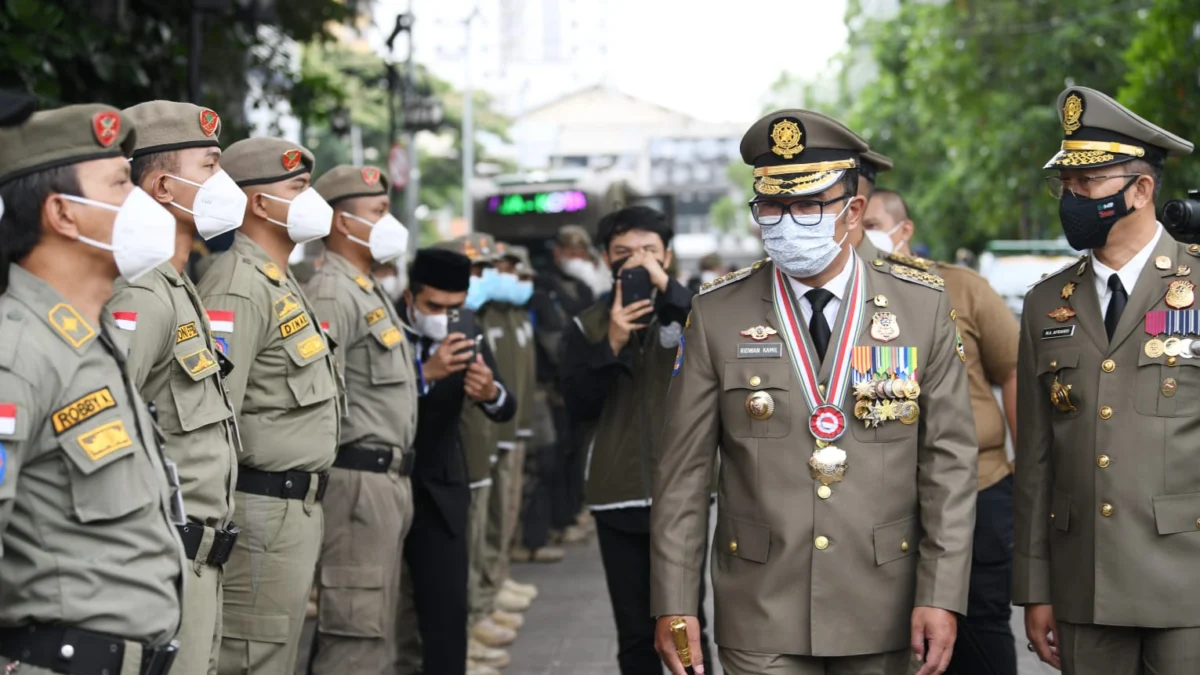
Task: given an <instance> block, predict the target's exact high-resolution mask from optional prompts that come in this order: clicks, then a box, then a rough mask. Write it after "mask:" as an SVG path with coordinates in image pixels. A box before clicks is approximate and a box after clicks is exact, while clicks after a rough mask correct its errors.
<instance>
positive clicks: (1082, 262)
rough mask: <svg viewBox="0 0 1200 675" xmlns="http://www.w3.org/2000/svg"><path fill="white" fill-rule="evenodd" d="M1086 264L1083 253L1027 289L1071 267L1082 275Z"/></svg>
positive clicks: (1086, 258)
mask: <svg viewBox="0 0 1200 675" xmlns="http://www.w3.org/2000/svg"><path fill="white" fill-rule="evenodd" d="M1197 255H1200V253H1198V254H1197ZM1087 262H1088V257H1087V254H1086V253H1085V254H1083V255H1081V256H1079V257H1078V258H1076V259H1075V260H1072V261H1071V262H1069V263H1067V264H1066V265H1063V266H1062V267H1060V268H1058V269H1056V270H1054V271H1053V272H1050V273H1049V274H1043V275H1042V276H1041V278H1040V279H1038V280H1037V281H1035V282H1033V283H1032V284H1029V287H1030V288H1033V287H1034V286H1037V285H1039V284H1041V283H1043V282H1045V281H1046V280H1047V279H1053V278H1054V277H1057V276H1058V275H1060V274H1062V273H1063V272H1066V271H1067V270H1069V269H1071V268H1072V267H1075V266H1076V265H1079V271H1078V272H1077V274H1083V273H1084V272H1085V271H1087ZM1071 290H1072V291H1074V290H1075V289H1074V288H1072V289H1071ZM1064 291H1065V289H1064Z"/></svg>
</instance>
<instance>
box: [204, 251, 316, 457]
mask: <svg viewBox="0 0 1200 675" xmlns="http://www.w3.org/2000/svg"><path fill="white" fill-rule="evenodd" d="M199 290H200V297H201V298H202V299H203V300H204V305H205V307H206V308H207V309H208V313H209V321H210V324H211V325H212V329H213V334H214V335H215V338H216V341H217V346H218V348H219V349H222V351H224V352H225V354H226V355H228V356H229V358H230V360H232V361H233V363H234V368H233V372H232V373H230V374H229V377H228V378H226V383H227V384H228V386H229V398H230V400H231V401H232V402H233V405H234V409H235V410H236V411H237V414H238V426H239V427H240V428H241V432H242V457H241V464H242V465H244V466H249V467H252V468H255V469H258V470H260V471H292V470H296V471H313V472H316V471H324V470H326V469H328V468H329V467H330V466H332V465H333V458H334V455H335V453H336V452H337V446H338V435H339V433H340V431H339V411H338V405H339V403H338V397H339V392H338V378H337V372H336V370H335V366H334V363H333V355H332V353H331V351H330V347H329V345H328V343H327V342H326V339H325V336H324V335H323V334H322V332H321V329H320V324H319V323H318V321H317V317H316V315H315V314H314V312H313V310H312V308H311V307H310V306H309V304H308V298H306V297H305V295H304V293H303V292H302V291H301V290H300V285H299V283H297V282H296V280H295V279H293V278H292V276H291V274H290V273H288V272H286V271H285V270H281V269H279V267H278V266H277V265H276V264H275V263H274V262H272V261H271V259H270V257H268V256H267V253H266V251H264V250H263V249H262V247H260V246H259V245H258V244H256V243H254V242H253V241H252V240H251V239H250V238H249V237H247V236H246V235H244V234H242V233H241V232H238V233H237V234H236V235H235V236H234V240H233V246H232V247H231V248H230V249H229V250H228V251H227V252H225V253H223V254H221V255H220V256H218V257H217V260H216V261H215V262H213V264H212V267H211V268H210V269H209V270H208V273H207V274H205V275H204V278H203V279H202V280H201V281H200V286H199Z"/></svg>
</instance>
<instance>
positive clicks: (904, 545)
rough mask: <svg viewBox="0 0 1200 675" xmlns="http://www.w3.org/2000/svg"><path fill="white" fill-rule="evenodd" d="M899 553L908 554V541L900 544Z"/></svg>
mask: <svg viewBox="0 0 1200 675" xmlns="http://www.w3.org/2000/svg"><path fill="white" fill-rule="evenodd" d="M900 552H901V553H908V540H904V541H902V542H900Z"/></svg>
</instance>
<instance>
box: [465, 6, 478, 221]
mask: <svg viewBox="0 0 1200 675" xmlns="http://www.w3.org/2000/svg"><path fill="white" fill-rule="evenodd" d="M478 16H479V7H478V6H476V7H475V8H474V9H472V10H471V13H470V14H469V15H467V18H466V19H464V20H463V25H464V26H465V28H466V36H467V43H466V45H465V47H464V55H465V56H464V59H463V60H464V62H465V64H466V71H467V72H466V76H465V78H464V82H463V118H462V183H463V185H462V210H463V220H464V221H466V223H467V231H468V232H472V231H474V227H473V226H472V225H473V221H474V213H472V206H473V203H472V199H471V181H472V179H473V178H474V177H475V92H474V90H473V89H472V87H471V22H472V21H474V20H475V18H476V17H478Z"/></svg>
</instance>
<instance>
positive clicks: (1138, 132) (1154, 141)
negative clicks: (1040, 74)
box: [1042, 87, 1192, 169]
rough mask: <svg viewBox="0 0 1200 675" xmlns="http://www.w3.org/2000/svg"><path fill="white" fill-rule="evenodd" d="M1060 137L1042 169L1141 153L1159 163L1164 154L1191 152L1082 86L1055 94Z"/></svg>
mask: <svg viewBox="0 0 1200 675" xmlns="http://www.w3.org/2000/svg"><path fill="white" fill-rule="evenodd" d="M1058 119H1059V121H1060V122H1062V128H1063V134H1064V136H1063V142H1062V147H1061V148H1060V149H1059V151H1058V154H1056V155H1054V157H1052V158H1051V159H1050V161H1049V162H1046V166H1044V167H1042V168H1044V169H1073V168H1078V167H1098V166H1108V165H1110V164H1119V163H1121V162H1128V161H1130V160H1133V159H1142V160H1145V161H1147V162H1149V163H1150V164H1153V165H1154V166H1162V165H1163V162H1164V161H1165V160H1166V158H1167V157H1181V156H1183V155H1190V154H1191V153H1192V144H1191V143H1190V142H1188V141H1186V140H1184V139H1182V138H1180V137H1178V136H1176V135H1175V134H1173V133H1171V132H1169V131H1165V130H1163V129H1160V128H1159V127H1157V126H1155V125H1153V124H1151V123H1149V122H1147V121H1146V120H1144V119H1142V118H1141V117H1138V116H1137V115H1135V114H1133V112H1131V111H1130V110H1129V109H1128V108H1126V107H1125V106H1123V105H1121V104H1120V103H1117V102H1116V101H1115V100H1113V99H1112V97H1110V96H1108V95H1107V94H1104V93H1102V92H1099V91H1096V90H1095V89H1089V88H1087V87H1068V88H1067V89H1066V90H1064V91H1063V93H1061V94H1059V95H1058Z"/></svg>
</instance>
